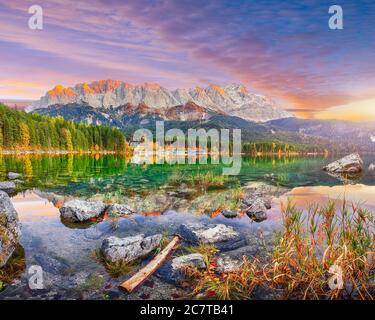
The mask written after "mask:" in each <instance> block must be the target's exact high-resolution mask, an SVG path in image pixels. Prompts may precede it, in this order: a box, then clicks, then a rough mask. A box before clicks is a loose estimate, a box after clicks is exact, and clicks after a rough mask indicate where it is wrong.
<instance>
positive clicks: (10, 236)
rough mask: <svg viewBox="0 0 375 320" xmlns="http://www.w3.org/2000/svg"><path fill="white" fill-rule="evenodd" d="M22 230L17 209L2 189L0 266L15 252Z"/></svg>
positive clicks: (0, 196) (0, 200) (0, 206)
mask: <svg viewBox="0 0 375 320" xmlns="http://www.w3.org/2000/svg"><path fill="white" fill-rule="evenodd" d="M20 235H21V230H20V226H19V221H18V214H17V211H16V210H15V209H14V207H13V204H12V202H11V201H10V198H9V196H8V195H7V194H6V193H5V192H3V191H0V268H1V267H3V266H4V265H5V264H6V263H7V261H8V259H9V258H10V257H11V255H12V254H13V252H14V250H15V248H16V246H17V244H18V243H19V239H20Z"/></svg>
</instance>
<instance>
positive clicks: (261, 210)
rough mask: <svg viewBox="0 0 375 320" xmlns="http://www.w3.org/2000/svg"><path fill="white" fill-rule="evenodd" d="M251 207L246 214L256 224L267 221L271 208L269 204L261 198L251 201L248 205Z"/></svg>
mask: <svg viewBox="0 0 375 320" xmlns="http://www.w3.org/2000/svg"><path fill="white" fill-rule="evenodd" d="M247 204H248V205H249V206H248V207H247V208H246V210H245V212H246V214H247V215H248V217H249V218H250V219H252V220H254V221H255V222H261V221H263V220H266V219H267V206H268V207H270V204H269V203H265V201H264V200H263V199H261V198H257V199H254V200H252V201H251V202H250V201H249V202H248V203H247Z"/></svg>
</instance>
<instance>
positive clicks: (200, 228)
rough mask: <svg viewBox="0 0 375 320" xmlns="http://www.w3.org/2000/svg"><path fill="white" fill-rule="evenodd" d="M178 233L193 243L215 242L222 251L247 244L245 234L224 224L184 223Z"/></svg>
mask: <svg viewBox="0 0 375 320" xmlns="http://www.w3.org/2000/svg"><path fill="white" fill-rule="evenodd" d="M178 234H179V235H180V236H181V237H182V238H183V239H184V240H185V241H187V242H190V243H192V244H193V245H198V244H199V243H203V244H213V245H215V246H216V247H217V248H218V249H219V250H222V251H227V250H233V249H236V248H239V247H242V246H244V245H245V244H246V239H245V237H244V236H242V235H240V234H239V233H238V232H237V231H235V230H234V229H233V228H232V227H230V226H225V225H224V224H213V225H209V224H200V223H189V224H182V225H181V226H180V227H179V228H178Z"/></svg>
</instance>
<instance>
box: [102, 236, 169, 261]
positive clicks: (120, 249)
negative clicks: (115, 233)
mask: <svg viewBox="0 0 375 320" xmlns="http://www.w3.org/2000/svg"><path fill="white" fill-rule="evenodd" d="M161 239H162V235H161V234H155V235H153V236H150V237H145V235H144V234H139V235H136V236H132V237H126V238H118V237H109V238H106V239H104V240H103V243H102V248H101V251H102V254H103V257H104V259H105V260H106V261H108V262H117V261H125V262H130V261H133V260H136V259H138V258H140V257H143V256H145V255H147V254H149V253H150V252H151V251H153V250H155V249H156V248H157V247H158V246H159V244H160V241H161Z"/></svg>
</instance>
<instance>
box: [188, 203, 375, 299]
mask: <svg viewBox="0 0 375 320" xmlns="http://www.w3.org/2000/svg"><path fill="white" fill-rule="evenodd" d="M336 209H337V208H336V204H335V203H334V202H333V201H329V202H328V203H327V205H324V206H318V205H311V206H309V207H308V210H307V214H304V213H303V211H302V210H299V209H298V208H297V207H296V206H295V204H293V202H291V201H290V200H288V202H287V204H286V205H284V206H282V219H283V231H282V233H281V235H280V237H279V239H278V241H277V244H276V245H275V247H274V249H273V254H272V259H271V260H270V261H269V263H268V264H266V265H264V264H262V263H260V262H259V260H257V259H256V258H252V259H250V258H246V257H244V261H243V263H242V264H241V268H240V270H239V271H237V272H232V273H225V274H217V273H216V272H215V270H214V269H211V270H208V272H205V273H200V272H199V271H198V270H194V269H193V268H190V270H188V273H189V275H190V276H191V278H192V279H193V281H194V291H193V293H194V294H198V293H200V294H202V293H203V294H204V295H205V296H206V297H210V296H212V297H215V298H219V299H248V298H251V297H252V293H253V290H254V289H255V288H256V287H258V286H264V287H267V288H268V289H271V291H272V290H273V291H274V292H277V293H278V294H280V293H281V296H282V297H283V298H285V299H347V298H354V299H374V289H375V288H374V270H375V264H374V253H375V251H374V237H375V236H374V217H373V215H372V213H371V212H369V211H367V210H366V209H362V208H359V207H357V206H355V205H348V204H347V203H346V202H345V201H344V202H343V205H342V207H341V210H339V213H338V212H337V210H336ZM211 259H212V261H214V258H211ZM212 261H211V262H209V264H210V265H212V264H213V263H214V262H212ZM334 273H337V274H334ZM329 284H331V286H330V285H329ZM332 285H333V286H332Z"/></svg>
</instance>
